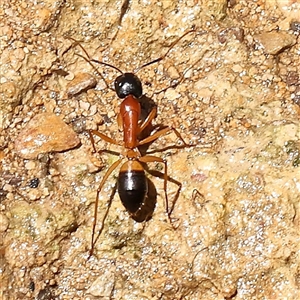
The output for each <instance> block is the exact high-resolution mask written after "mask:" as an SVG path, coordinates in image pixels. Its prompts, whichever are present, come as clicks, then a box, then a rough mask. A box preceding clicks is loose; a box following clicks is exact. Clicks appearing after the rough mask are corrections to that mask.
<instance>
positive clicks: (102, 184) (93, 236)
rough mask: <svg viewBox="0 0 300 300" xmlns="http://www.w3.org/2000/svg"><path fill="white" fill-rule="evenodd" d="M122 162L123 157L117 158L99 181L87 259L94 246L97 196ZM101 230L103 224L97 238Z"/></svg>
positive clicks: (91, 253)
mask: <svg viewBox="0 0 300 300" xmlns="http://www.w3.org/2000/svg"><path fill="white" fill-rule="evenodd" d="M122 160H123V157H121V158H119V159H118V160H117V161H115V162H114V163H113V164H112V165H111V166H110V167H109V169H108V170H107V171H106V173H105V175H104V177H103V178H102V180H101V183H100V185H99V187H98V189H97V195H96V201H95V210H94V221H93V231H92V241H91V249H90V253H89V257H91V256H92V255H93V252H94V246H95V229H96V225H97V210H98V203H99V194H100V192H101V189H102V188H103V186H104V184H105V182H106V180H107V178H108V177H109V175H110V174H111V173H112V172H113V171H114V170H115V169H116V168H117V167H118V165H119V164H120V163H121V161H122ZM107 214H108V211H107V212H106V213H105V218H106V216H107ZM102 230H103V224H102V227H101V229H100V233H99V234H98V238H99V236H100V234H101V232H102Z"/></svg>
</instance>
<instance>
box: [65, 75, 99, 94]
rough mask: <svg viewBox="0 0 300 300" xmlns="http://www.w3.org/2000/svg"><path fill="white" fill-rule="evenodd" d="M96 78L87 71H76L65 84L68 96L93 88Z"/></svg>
mask: <svg viewBox="0 0 300 300" xmlns="http://www.w3.org/2000/svg"><path fill="white" fill-rule="evenodd" d="M96 85H97V80H96V79H95V77H94V76H92V75H91V74H89V73H78V74H76V75H75V77H74V79H73V80H72V81H71V82H69V83H68V84H67V95H68V97H73V96H76V95H78V94H80V93H82V92H84V91H87V90H88V89H91V88H94V87H95V86H96Z"/></svg>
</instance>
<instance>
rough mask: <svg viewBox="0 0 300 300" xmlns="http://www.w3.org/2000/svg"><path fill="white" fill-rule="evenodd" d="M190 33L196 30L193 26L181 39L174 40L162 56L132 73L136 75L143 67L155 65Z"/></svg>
mask: <svg viewBox="0 0 300 300" xmlns="http://www.w3.org/2000/svg"><path fill="white" fill-rule="evenodd" d="M191 32H196V28H195V27H194V26H193V28H192V29H191V30H189V31H187V32H185V33H184V34H183V35H182V36H181V37H179V38H178V39H177V40H175V41H174V42H173V43H172V44H171V46H169V49H168V51H167V52H166V53H165V54H164V55H162V56H161V57H159V58H156V59H154V60H152V61H150V62H147V63H145V64H144V65H142V66H140V67H138V68H137V69H135V70H134V73H135V74H136V73H137V72H138V71H140V70H141V69H143V68H145V67H147V66H149V65H152V64H154V63H157V62H159V61H161V60H163V59H164V58H165V57H166V56H167V55H168V54H169V52H170V51H171V50H172V48H173V47H174V46H175V45H176V44H177V43H179V42H180V40H181V39H183V38H184V37H185V36H187V35H188V34H190V33H191Z"/></svg>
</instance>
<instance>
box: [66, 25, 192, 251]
mask: <svg viewBox="0 0 300 300" xmlns="http://www.w3.org/2000/svg"><path fill="white" fill-rule="evenodd" d="M191 32H195V29H194V28H193V29H192V30H189V31H187V32H185V33H184V34H183V35H182V36H181V37H180V38H178V39H177V40H176V41H175V42H173V43H172V45H171V46H170V48H169V49H168V51H167V52H166V53H165V54H164V55H163V56H161V57H159V58H157V59H155V60H153V61H151V62H148V63H146V64H144V65H142V66H141V67H139V68H138V69H137V70H136V71H135V72H134V73H137V72H138V71H139V70H141V69H142V68H144V67H146V66H149V65H151V64H153V63H157V62H159V61H161V60H162V59H163V58H165V56H166V55H167V54H168V53H169V52H170V50H171V49H172V47H174V45H175V44H177V43H178V42H179V41H180V40H181V39H182V38H183V37H184V36H186V35H187V34H189V33H191ZM71 39H72V38H71ZM72 40H73V39H72ZM73 41H75V40H73ZM75 42H76V43H77V44H78V45H79V46H80V47H81V49H82V50H83V51H84V53H85V54H86V56H87V57H88V58H89V56H88V53H87V52H86V50H85V49H84V48H83V47H82V46H81V45H80V44H79V43H78V42H77V41H75ZM78 55H79V56H80V57H82V58H84V59H85V60H86V61H87V62H88V63H90V64H91V65H92V67H93V68H95V67H94V66H93V64H92V63H91V61H93V62H96V63H99V64H102V65H105V66H108V67H111V68H113V69H115V70H117V71H118V72H120V73H121V75H120V76H118V77H117V78H116V79H115V81H114V87H115V92H116V94H117V96H118V97H119V98H120V99H122V102H121V104H120V112H119V114H118V116H117V122H118V126H119V128H120V129H121V130H122V131H123V141H116V140H115V139H112V138H110V137H109V136H107V135H105V134H103V133H101V132H99V131H97V130H89V131H88V132H89V137H90V140H91V143H92V147H93V151H94V152H97V150H96V147H95V140H94V136H98V137H99V138H100V139H102V140H104V141H106V142H108V143H110V144H113V145H117V146H121V147H122V148H123V150H122V151H121V152H112V151H109V150H106V149H103V150H100V151H98V152H99V153H102V152H110V153H113V154H115V155H119V159H118V160H117V161H115V162H114V163H113V164H112V165H111V166H110V167H109V168H108V170H107V171H106V173H105V175H104V177H103V178H102V180H101V182H100V184H99V186H98V188H97V193H96V201H95V210H94V221H93V229H92V240H91V248H90V251H89V257H90V256H92V255H93V251H94V246H95V243H96V240H97V239H98V238H99V236H100V234H101V233H102V230H103V227H104V221H105V218H106V216H107V214H108V210H107V212H106V214H105V216H104V219H103V220H102V227H101V229H100V231H99V233H98V235H97V238H95V231H96V224H97V209H98V203H99V195H100V193H101V190H102V188H103V186H104V184H105V182H106V181H107V179H108V177H109V176H110V175H111V174H112V172H113V171H114V170H115V169H116V168H117V167H118V166H119V165H120V164H121V162H122V161H123V160H125V159H126V161H125V162H124V163H123V164H122V165H121V167H120V171H119V175H118V178H117V191H118V194H119V196H120V199H121V202H122V204H123V206H124V207H125V209H126V210H127V211H128V213H129V214H130V216H131V217H133V216H135V215H136V214H137V213H138V212H139V211H140V210H141V208H142V206H143V204H144V203H145V200H146V197H147V195H148V180H147V177H146V174H145V168H144V166H143V164H147V163H152V162H157V163H162V164H163V165H164V174H163V178H164V194H165V210H166V213H167V216H168V219H169V221H170V223H171V224H172V220H171V213H172V209H171V210H169V201H168V193H167V181H168V178H169V177H168V164H167V161H166V160H165V159H163V158H160V157H157V156H152V155H147V154H145V155H143V154H141V152H140V149H139V147H140V146H142V145H146V144H149V143H151V142H153V141H155V140H156V139H158V138H159V137H161V136H163V135H166V134H167V133H169V132H174V133H175V134H176V136H177V137H178V138H179V139H180V140H181V142H182V144H183V147H188V146H191V145H189V144H187V143H186V142H185V141H184V139H183V138H182V137H181V135H180V133H179V132H178V131H177V130H176V128H174V127H172V126H164V128H162V129H159V130H158V131H156V132H154V133H153V134H151V135H148V136H147V137H145V138H141V134H142V133H143V131H144V130H145V129H146V128H147V127H148V126H149V125H151V122H152V121H153V119H154V118H155V117H156V114H157V108H156V106H154V107H153V108H152V109H151V111H150V113H149V114H148V116H147V117H146V118H145V119H142V115H141V113H142V108H141V98H142V96H143V89H142V83H141V81H140V79H139V78H138V77H137V76H136V75H135V74H134V73H123V72H122V71H121V70H120V69H118V68H117V67H115V66H113V65H110V64H108V63H104V62H101V61H97V60H95V59H90V58H89V60H88V59H87V58H86V57H84V56H82V55H80V54H78ZM179 82H180V81H179ZM179 82H177V83H176V85H178V84H179ZM170 87H174V85H172V86H170ZM170 87H168V88H170ZM163 91H164V90H163ZM176 182H177V181H176ZM180 189H181V184H180V183H178V191H177V195H178V194H179V192H180ZM108 209H109V207H108Z"/></svg>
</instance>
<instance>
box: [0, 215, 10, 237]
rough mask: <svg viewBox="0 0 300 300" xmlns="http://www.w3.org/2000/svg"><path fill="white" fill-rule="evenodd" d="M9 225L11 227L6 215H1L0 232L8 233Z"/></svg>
mask: <svg viewBox="0 0 300 300" xmlns="http://www.w3.org/2000/svg"><path fill="white" fill-rule="evenodd" d="M8 225H9V221H8V218H7V217H6V215H4V214H2V213H0V232H4V231H6V229H7V228H8Z"/></svg>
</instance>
